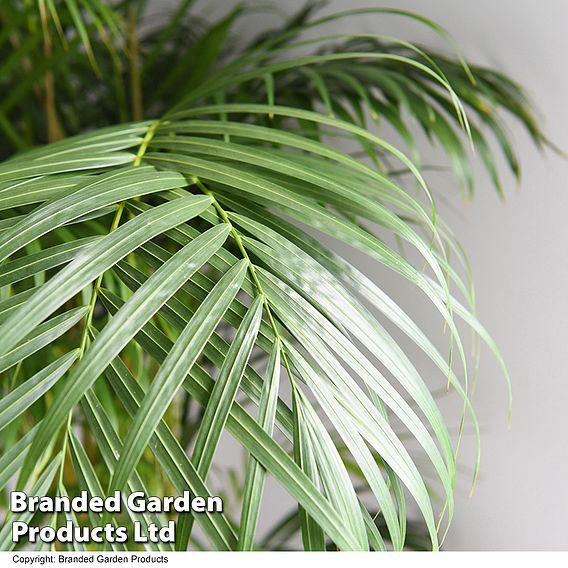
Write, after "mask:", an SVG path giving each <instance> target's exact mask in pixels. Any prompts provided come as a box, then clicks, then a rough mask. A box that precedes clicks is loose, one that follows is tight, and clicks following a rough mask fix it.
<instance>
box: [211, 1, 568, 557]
mask: <svg viewBox="0 0 568 568" xmlns="http://www.w3.org/2000/svg"><path fill="white" fill-rule="evenodd" d="M230 4H231V2H227V1H226V0H225V1H223V2H211V1H206V2H203V1H202V2H201V10H202V12H203V13H204V14H211V15H213V14H214V13H220V12H222V11H224V10H226V9H227V7H228V6H229V5H230ZM249 4H250V2H249ZM300 4H301V3H300V2H296V1H295V0H286V1H285V2H283V1H282V2H280V6H281V7H282V8H283V9H286V10H292V9H294V8H295V7H298V6H299V5H300ZM369 5H375V6H379V5H380V6H393V7H397V8H406V9H411V10H414V11H417V12H420V13H421V14H423V15H425V16H428V17H430V18H432V19H433V20H435V21H437V22H438V23H440V24H442V25H443V26H445V27H446V28H447V29H448V30H449V31H450V32H451V33H452V34H453V35H454V36H455V38H457V40H458V42H459V44H460V46H461V47H462V49H463V51H464V53H465V55H466V56H467V58H468V59H469V60H470V61H472V62H475V63H479V64H486V65H490V66H493V67H495V68H497V69H499V70H501V71H503V72H505V73H508V74H510V75H511V76H512V77H513V78H514V79H516V80H517V81H519V82H520V83H521V84H523V85H524V86H525V87H526V89H527V91H528V93H529V95H530V96H531V98H532V100H533V101H534V104H535V106H536V108H537V109H539V112H540V116H541V120H542V123H543V125H544V127H545V130H546V132H547V133H548V134H549V136H550V137H551V138H552V139H553V140H554V142H556V143H557V144H558V145H559V146H561V147H562V148H564V149H568V128H567V125H568V96H567V95H568V73H567V68H566V65H565V58H566V53H568V49H567V48H568V33H567V30H566V26H567V22H568V3H567V2H566V1H565V0H541V1H538V2H537V1H536V0H476V1H474V2H466V1H457V0H429V1H412V0H400V1H390V2H389V1H388V0H385V1H384V2H380V3H374V2H373V1H372V0H350V1H346V0H343V1H335V2H331V6H330V8H329V9H328V11H329V10H330V9H347V8H354V7H363V6H369ZM271 18H272V16H270V15H268V14H264V15H260V16H258V17H257V18H256V19H254V21H253V20H250V21H249V22H248V23H245V24H243V25H242V27H241V29H242V30H243V31H244V32H245V33H246V30H247V26H249V28H248V29H253V28H252V27H254V29H258V28H257V26H259V25H265V24H266V23H267V22H268V21H271ZM334 30H335V31H340V32H351V31H357V32H377V33H379V32H380V33H387V34H392V35H395V36H400V37H403V38H405V39H408V40H411V41H416V42H420V43H423V44H426V45H429V46H432V47H436V46H440V47H441V42H440V41H439V40H438V39H437V38H436V37H435V36H434V35H433V34H432V32H431V31H428V30H427V29H425V28H424V27H421V26H419V25H417V24H414V23H411V22H408V21H405V20H404V19H401V18H393V17H389V18H387V17H384V16H382V17H379V16H377V17H375V18H370V17H365V18H363V19H361V18H359V19H352V20H349V21H345V22H344V23H343V24H341V25H337V24H336V25H335V26H334ZM511 130H512V134H513V138H514V140H515V145H516V148H517V150H518V153H519V156H520V159H521V163H522V167H523V180H522V183H521V185H520V187H518V188H517V187H516V184H515V182H514V180H513V179H512V178H511V177H509V176H506V175H505V176H503V181H504V186H505V190H506V193H507V200H506V203H505V204H503V203H501V202H500V201H499V200H498V198H497V196H496V194H495V192H494V190H493V188H492V187H491V185H490V183H489V181H488V179H487V177H486V176H485V175H484V174H483V173H482V172H481V171H480V170H481V169H480V168H479V167H476V169H477V171H478V172H479V175H478V176H477V193H476V196H475V199H474V201H473V202H472V203H468V204H465V203H463V202H462V201H461V200H460V199H459V197H458V193H457V189H456V184H455V180H454V178H452V177H451V176H449V175H446V176H442V177H440V176H437V177H436V178H435V179H434V180H433V181H431V183H433V185H435V187H434V189H435V191H436V192H437V193H439V194H443V195H444V196H446V197H449V198H450V199H451V201H452V203H453V204H454V206H455V209H456V211H453V210H448V209H447V208H446V211H445V212H444V214H443V215H444V218H445V219H446V220H447V221H448V222H449V223H450V225H451V226H452V227H453V229H454V230H455V232H456V234H457V236H458V237H459V240H460V241H461V242H462V243H463V245H464V246H465V249H466V251H467V252H468V254H469V257H470V260H471V263H472V265H473V269H474V276H475V283H476V293H477V300H478V315H479V317H480V319H481V320H482V322H483V323H484V324H485V325H486V327H487V328H488V329H489V331H490V332H491V334H492V335H493V337H494V338H495V340H496V341H497V343H498V345H499V347H500V349H501V351H502V353H503V355H504V357H505V359H506V361H507V364H508V367H509V370H510V373H511V376H512V379H513V385H514V416H513V424H512V429H511V430H510V431H508V430H507V426H506V391H505V388H504V386H503V382H502V378H501V375H500V372H499V370H498V367H497V365H496V364H495V363H494V362H493V360H492V358H491V356H490V355H489V353H488V352H484V353H483V358H482V364H481V373H480V379H479V386H478V388H477V391H476V394H475V396H474V400H475V404H476V408H477V410H478V413H479V418H480V422H481V424H482V430H483V433H482V437H483V440H482V465H481V468H482V469H481V476H480V480H479V483H478V486H477V489H476V491H475V494H474V496H473V497H472V498H470V497H469V474H467V475H462V476H461V477H460V481H459V483H458V488H457V504H456V515H455V518H454V522H453V525H452V528H451V531H450V534H449V536H448V538H447V541H446V543H445V549H446V550H530V549H533V550H546V549H568V489H567V487H566V484H567V482H568V444H567V442H566V425H567V413H568V408H567V406H568V376H567V372H566V369H567V368H568V345H567V342H568V262H567V261H568V254H567V252H566V250H567V245H568V223H567V220H566V219H567V214H568V187H567V181H568V161H565V160H563V159H561V158H560V157H558V156H555V155H552V154H550V153H549V154H548V155H547V156H545V157H543V156H542V155H540V154H539V153H538V152H537V150H535V148H534V147H533V146H532V145H531V143H530V141H529V140H528V137H527V136H526V135H525V134H524V133H523V132H522V131H521V130H520V129H519V128H518V126H517V125H515V124H514V123H511ZM433 156H434V155H433ZM379 277H382V274H381V275H379V274H377V278H379ZM387 284H388V282H387ZM387 287H388V286H387ZM397 298H398V297H397ZM417 310H418V311H420V310H422V308H420V307H417ZM415 312H416V310H415V311H414V312H413V315H414V314H415ZM427 331H428V330H427ZM437 331H438V330H437ZM454 402H455V401H454ZM443 404H446V403H445V402H443ZM466 438H467V436H466ZM465 446H466V448H465V450H464V452H462V460H463V462H464V464H465V465H464V469H466V470H467V468H468V467H469V466H470V465H471V463H472V461H471V460H472V455H471V453H468V451H467V446H468V443H467V440H466V444H465ZM270 489H271V492H270V494H269V495H268V498H267V503H266V504H267V512H265V513H264V515H265V517H263V520H261V523H263V524H265V522H266V523H268V521H269V520H270V519H271V518H277V517H278V516H280V515H281V514H282V512H283V510H282V508H283V507H284V508H287V505H284V503H286V502H285V501H281V499H284V496H283V495H282V494H281V492H279V491H278V489H277V488H276V487H273V486H272V485H271V486H270ZM265 526H266V525H265Z"/></svg>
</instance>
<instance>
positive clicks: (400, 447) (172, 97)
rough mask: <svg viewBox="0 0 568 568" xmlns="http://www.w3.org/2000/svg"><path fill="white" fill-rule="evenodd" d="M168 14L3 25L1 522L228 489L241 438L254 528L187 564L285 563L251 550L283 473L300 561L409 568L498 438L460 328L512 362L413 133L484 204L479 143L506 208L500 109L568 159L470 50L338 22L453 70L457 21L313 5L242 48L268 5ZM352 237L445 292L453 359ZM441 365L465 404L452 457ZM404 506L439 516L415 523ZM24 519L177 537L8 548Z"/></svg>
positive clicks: (93, 519)
mask: <svg viewBox="0 0 568 568" xmlns="http://www.w3.org/2000/svg"><path fill="white" fill-rule="evenodd" d="M147 4H148V3H147V2H145V1H144V0H119V1H117V2H113V3H112V4H111V3H105V2H104V0H30V1H19V0H8V1H7V2H3V3H2V5H1V6H0V20H1V22H2V29H1V30H0V53H1V56H0V85H1V93H2V94H1V96H0V129H1V130H2V134H3V136H2V138H1V139H0V155H1V157H2V158H3V159H4V162H3V163H2V164H1V165H0V261H1V265H0V372H1V382H0V393H1V396H2V398H1V400H0V432H1V436H0V448H1V455H0V488H1V489H2V499H3V502H4V505H5V504H6V496H7V492H8V490H9V489H11V488H14V487H17V488H20V489H22V488H24V487H26V488H27V489H28V491H29V492H30V493H32V494H38V495H48V494H49V495H54V494H55V495H75V494H77V493H78V492H79V491H81V490H83V489H86V490H88V492H89V493H90V494H92V495H105V494H110V493H112V492H113V491H115V490H122V491H125V492H130V491H134V490H142V491H144V492H146V493H147V494H154V495H167V494H172V493H179V492H182V491H183V490H186V489H189V490H190V491H191V492H192V493H193V494H196V495H209V494H211V493H212V490H211V487H210V482H211V476H210V472H211V469H212V466H213V464H214V459H215V454H216V450H217V449H218V447H219V443H220V438H221V435H222V434H223V432H225V431H227V432H228V433H229V434H230V435H231V436H232V437H233V438H234V439H235V440H236V441H237V442H238V444H240V445H241V446H242V447H243V448H244V450H245V451H246V454H247V456H248V460H247V465H246V468H245V471H244V474H243V479H244V481H243V486H242V504H241V507H240V510H239V511H238V512H237V514H236V515H231V514H229V512H228V511H227V512H224V513H214V514H200V515H196V516H195V518H194V517H192V516H191V515H180V517H179V518H178V519H177V529H176V544H175V548H176V549H177V550H185V549H187V548H188V547H189V548H196V547H197V548H198V547H206V548H213V549H221V550H233V549H239V550H251V549H254V548H260V547H262V546H265V547H271V546H274V542H275V541H274V538H273V539H272V540H271V536H270V535H269V536H267V537H266V538H265V539H264V540H261V539H260V537H259V536H258V535H257V532H258V531H257V528H258V519H259V515H260V513H261V504H262V498H263V491H264V485H265V479H266V476H267V475H268V476H271V477H273V478H274V479H275V480H276V481H277V482H278V483H279V484H280V485H281V486H282V487H283V488H284V490H285V491H286V492H287V493H288V494H289V495H290V496H291V498H292V499H293V500H294V501H295V502H297V505H298V508H297V510H294V512H293V513H292V514H291V515H290V517H289V518H288V519H287V520H286V521H285V522H283V524H282V527H284V526H286V527H288V528H287V529H286V530H289V532H290V534H292V533H294V531H295V530H298V531H300V532H301V536H302V542H303V546H304V548H305V549H306V550H320V549H324V548H326V547H328V548H329V547H333V548H336V549H341V550H369V549H371V550H384V549H386V548H393V549H395V550H399V549H402V548H404V547H405V544H406V545H411V546H412V545H413V542H414V543H418V541H417V540H416V538H415V536H413V535H412V534H411V538H410V537H409V538H407V532H409V531H410V532H411V533H412V532H413V530H414V527H415V526H416V525H418V526H419V527H420V529H419V532H420V530H421V527H424V529H425V531H426V535H427V538H428V540H429V543H428V544H427V546H428V547H429V548H432V549H437V548H438V547H439V545H440V541H441V540H442V537H443V535H444V534H445V532H446V529H447V527H448V526H449V523H450V521H451V518H452V514H453V510H454V502H453V489H454V482H455V476H456V454H457V448H458V446H459V440H460V438H461V435H462V432H463V428H464V423H465V420H466V417H468V420H469V421H470V423H471V424H472V425H473V427H474V430H475V432H476V437H477V439H478V438H479V435H478V431H477V421H476V418H475V412H474V409H473V408H472V405H471V402H470V399H469V395H470V390H471V389H470V385H471V382H472V381H471V378H472V375H473V374H474V372H475V371H474V370H472V369H471V368H472V364H471V361H470V360H469V357H467V356H466V354H465V347H464V340H463V334H464V333H466V332H467V329H469V330H470V331H471V332H472V334H473V335H474V336H475V337H479V338H480V339H481V340H482V341H484V342H485V343H487V344H488V345H489V347H490V349H491V350H492V351H493V353H494V354H495V356H496V357H497V358H498V359H499V362H500V363H501V365H502V366H503V370H504V373H505V376H506V370H505V367H504V364H503V362H502V359H501V356H500V355H499V352H498V350H497V348H496V346H495V345H494V343H493V341H492V340H491V338H490V336H489V335H488V334H487V332H486V331H485V330H484V328H483V327H482V326H481V324H480V323H479V322H478V320H477V319H476V317H475V307H474V302H473V288H472V285H471V281H470V274H469V268H468V264H467V259H466V257H465V254H464V253H463V251H462V249H461V248H460V246H459V243H457V241H456V240H455V238H454V236H453V234H452V232H451V230H450V229H449V227H448V226H447V225H445V224H444V223H443V221H442V220H441V219H440V218H439V216H437V214H436V205H435V201H434V198H433V195H432V191H431V189H430V187H429V185H428V183H427V182H426V181H425V177H426V174H425V172H426V167H424V166H423V165H421V160H420V153H419V151H418V146H419V144H418V143H417V142H416V128H418V129H420V130H422V131H423V133H425V134H426V135H427V137H428V139H429V140H431V141H432V142H433V143H438V144H439V145H440V147H441V148H442V149H443V150H444V152H445V153H446V154H447V156H448V158H449V161H450V163H451V165H452V167H453V170H454V171H455V174H456V176H457V180H458V185H459V187H460V188H461V190H462V191H463V193H464V195H466V196H467V195H469V194H471V193H472V191H473V179H472V178H473V176H472V171H471V164H470V154H469V151H468V146H469V145H470V144H473V145H474V146H475V148H476V149H477V153H478V155H479V157H480V159H481V160H482V162H483V164H484V165H485V167H486V169H487V171H488V173H489V175H490V177H491V179H492V180H493V184H494V185H495V187H496V189H497V191H499V192H500V194H502V193H503V190H502V187H501V183H500V181H499V174H498V168H497V166H496V160H495V157H494V154H495V150H494V149H493V148H495V147H497V146H498V147H500V149H501V151H502V152H503V154H504V156H505V158H506V161H507V163H508V165H509V167H510V169H511V170H512V172H513V173H514V174H515V175H516V176H519V164H518V161H517V158H516V156H515V153H514V150H513V149H512V146H511V144H510V141H509V137H508V134H507V131H506V129H505V128H504V126H503V122H502V118H501V116H502V114H503V111H507V112H509V113H512V115H513V116H514V117H515V118H516V119H518V120H519V121H520V122H522V124H523V125H524V126H525V127H526V129H527V131H528V133H529V134H530V136H531V137H532V138H533V139H534V142H535V143H536V144H537V145H538V146H541V147H542V146H545V145H547V144H548V141H547V140H546V138H545V137H544V136H543V135H542V133H541V131H540V129H539V127H538V125H537V123H536V122H535V120H534V118H533V115H532V113H531V110H530V106H529V104H528V102H527V99H526V97H525V95H524V94H523V91H522V89H521V88H520V87H519V86H518V85H517V84H515V83H514V82H513V81H511V80H510V79H509V78H507V77H506V76H504V75H502V74H500V73H498V72H496V71H493V70H490V69H485V68H479V67H469V66H468V65H467V64H466V63H465V62H464V61H463V59H462V58H461V57H460V56H457V55H456V56H454V57H447V56H442V55H440V54H438V53H433V52H431V51H429V50H427V49H424V48H420V47H417V46H415V45H412V44H410V43H407V42H405V41H402V40H399V39H396V38H392V37H387V36H380V35H369V34H366V35H357V36H345V35H329V34H327V35H326V33H325V31H323V32H322V31H321V30H325V26H326V24H328V23H330V22H334V21H342V20H343V19H344V18H347V17H351V16H356V15H357V14H358V13H361V14H367V15H369V16H374V17H375V16H376V17H382V18H386V17H396V16H403V17H407V18H413V19H415V20H417V21H418V22H420V23H421V24H423V25H425V26H428V27H430V28H431V29H432V30H433V31H434V32H435V33H437V34H440V35H441V36H442V37H443V38H444V39H445V40H447V41H448V45H449V47H450V51H453V49H454V48H453V44H452V43H451V39H450V38H449V37H448V36H447V34H446V33H445V32H444V31H443V30H442V29H441V28H440V27H439V26H437V25H436V24H435V23H433V22H430V21H428V20H426V19H425V18H423V17H420V16H417V15H415V14H410V13H406V12H402V11H400V10H394V9H376V8H374V9H369V10H367V11H359V12H357V11H352V12H345V13H340V14H334V15H331V16H323V17H318V16H317V14H316V8H317V7H318V6H316V5H314V4H309V5H307V6H306V7H305V8H304V9H302V10H301V11H300V12H298V13H296V14H293V15H292V16H291V17H289V18H288V19H286V21H285V22H284V23H283V24H282V26H281V27H278V28H275V29H271V30H268V31H264V32H262V33H260V34H258V35H257V36H256V37H254V38H252V39H250V38H246V39H244V38H242V37H241V38H238V37H235V35H234V33H235V32H234V27H235V25H236V23H238V22H239V21H240V20H241V19H242V18H244V17H248V16H249V15H250V13H251V12H252V11H253V10H251V9H249V8H247V7H238V8H236V9H235V10H233V11H231V12H229V13H228V14H226V15H224V16H223V17H222V18H220V19H219V20H218V21H215V22H213V23H208V22H205V21H204V20H202V19H201V18H200V17H199V16H198V15H197V14H195V13H193V12H192V11H190V8H191V4H192V2H191V0H180V2H179V3H178V4H177V5H176V6H175V9H174V10H173V12H172V13H171V14H170V13H168V14H164V13H163V10H162V11H159V12H160V13H159V14H156V13H152V10H154V12H155V11H156V10H157V7H158V5H152V4H149V5H147ZM307 32H310V34H309V36H306V33H307ZM389 136H392V139H394V140H396V142H395V143H392V142H389V141H388V140H387V139H386V138H385V137H387V138H388V137H389ZM490 137H491V138H493V140H489V138H490ZM46 143H47V144H46ZM492 143H496V145H495V144H494V146H490V144H492ZM323 235H326V236H327V237H326V239H325V240H323V241H322V236H323ZM401 243H405V244H406V245H407V246H408V247H409V248H410V249H411V250H408V251H406V252H404V251H402V249H401V248H400V247H399V245H400V244H401ZM336 245H340V246H341V247H343V248H345V247H350V248H352V249H355V250H357V251H359V252H360V253H362V254H363V255H364V257H365V263H366V266H365V270H367V268H368V267H370V266H375V265H376V266H377V267H383V268H384V269H385V270H389V271H392V272H393V273H394V274H396V276H397V278H399V279H400V282H401V283H402V282H408V283H409V284H410V287H411V289H412V290H413V291H415V293H416V294H417V295H422V296H424V297H425V298H426V299H427V300H428V301H429V302H430V303H431V304H432V306H433V308H434V309H435V310H436V312H437V314H438V315H437V317H439V319H440V322H441V324H443V326H444V328H445V329H447V330H448V331H449V333H448V334H447V339H446V340H445V341H446V342H447V347H446V348H445V349H441V348H439V347H437V346H436V343H437V338H433V337H429V336H427V335H426V334H425V333H424V332H423V331H422V330H421V328H420V326H419V325H418V324H417V323H415V321H414V319H413V318H412V314H408V313H406V312H405V311H404V310H403V308H402V307H401V305H400V298H398V299H397V298H396V297H395V298H393V297H390V296H389V295H387V293H386V292H385V291H384V290H383V289H381V287H380V286H379V285H378V284H377V283H376V282H375V281H373V280H371V279H370V278H369V277H368V276H366V275H365V274H364V272H363V271H362V270H361V268H357V267H356V266H354V264H352V263H351V262H350V261H348V260H347V259H346V258H345V257H344V256H342V255H340V254H339V248H338V246H336ZM454 259H455V262H454ZM457 320H460V322H462V323H458V321H457ZM464 326H465V327H464ZM466 328H467V329H466ZM411 344H415V346H416V347H418V349H419V350H420V351H421V352H422V353H423V354H424V355H425V356H426V357H427V358H428V360H429V364H430V368H428V369H427V370H426V371H424V372H422V371H419V370H418V363H417V362H413V360H412V357H411V355H410V353H411V352H415V351H412V350H411V349H410V346H411ZM475 345H476V349H475V351H476V353H477V351H478V349H477V345H478V342H476V343H475ZM474 361H475V358H474ZM473 367H475V365H473ZM433 370H435V372H436V373H437V375H438V378H437V379H436V380H438V381H439V384H440V385H441V386H445V385H446V383H447V384H448V387H450V388H451V389H452V390H454V391H455V392H456V393H457V396H458V399H459V402H458V403H457V406H458V408H460V409H461V420H460V423H459V427H458V433H457V437H455V438H452V437H451V436H450V433H449V426H448V423H447V422H448V420H447V419H446V418H444V416H443V415H442V412H441V411H440V409H439V406H438V404H437V402H436V400H435V398H434V396H433V394H432V387H433V385H434V383H429V382H428V381H426V379H425V377H426V376H431V375H432V373H433ZM507 380H508V379H507ZM409 439H411V440H413V444H410V443H407V441H408V440H409ZM477 447H478V451H479V443H478V445H477ZM474 461H475V471H476V472H477V468H478V463H479V453H478V455H477V457H476V458H475V460H474ZM430 477H433V478H435V479H434V480H429V478H430ZM427 480H428V481H427ZM435 494H439V498H436V496H435ZM410 501H411V502H414V503H415V505H416V506H417V511H418V512H419V515H420V517H419V519H415V520H413V521H412V522H409V523H407V507H408V505H409V502H410ZM26 515H27V516H26ZM17 518H20V519H21V520H27V521H33V522H35V523H38V524H44V525H51V526H53V527H55V526H58V525H60V524H61V523H63V522H65V521H67V520H72V521H73V522H75V523H78V524H81V525H85V526H87V525H90V526H92V525H97V524H101V523H103V524H104V523H106V522H113V523H116V524H128V523H130V522H132V521H135V520H139V521H142V523H143V524H144V525H146V524H147V523H150V522H156V523H158V524H164V523H165V522H166V519H165V518H164V516H162V515H160V514H149V513H148V514H132V518H127V517H124V516H123V517H118V516H117V517H115V518H110V517H108V516H107V515H97V514H90V515H84V516H80V517H78V518H75V517H69V518H68V517H67V516H66V515H64V514H60V515H59V516H58V515H53V516H43V517H40V516H38V517H37V518H32V515H31V514H10V513H7V514H6V518H5V521H4V525H3V528H2V529H1V531H0V549H2V550H6V549H10V548H13V546H14V544H13V543H12V542H11V533H10V531H11V523H12V521H14V520H16V519H17ZM194 521H195V523H196V524H198V525H199V528H200V531H199V534H198V533H196V531H195V530H193V531H192V528H193V523H194ZM290 527H291V528H290ZM407 527H408V530H407ZM278 530H279V529H278ZM278 530H276V529H275V531H274V534H276V533H278ZM274 534H273V535H272V536H274ZM420 542H422V541H420ZM263 543H264V544H263ZM271 543H272V544H271ZM82 546H83V545H81V544H78V543H76V544H74V545H69V548H70V549H81V548H82ZM85 546H86V545H85ZM108 546H109V548H113V549H117V550H123V549H124V548H125V545H118V544H109V545H108ZM131 547H134V545H133V544H132V543H129V544H128V545H126V548H131ZM148 547H149V548H150V549H169V547H168V545H163V544H162V545H160V544H155V543H154V544H152V543H150V544H148Z"/></svg>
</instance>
